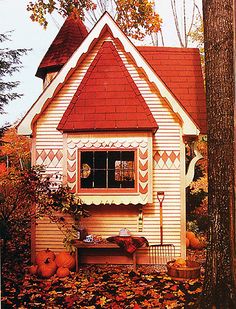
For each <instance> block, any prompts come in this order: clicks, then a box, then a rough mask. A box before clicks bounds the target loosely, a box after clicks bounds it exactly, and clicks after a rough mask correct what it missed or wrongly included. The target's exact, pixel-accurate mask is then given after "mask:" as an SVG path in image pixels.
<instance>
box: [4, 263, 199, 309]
mask: <svg viewBox="0 0 236 309" xmlns="http://www.w3.org/2000/svg"><path fill="white" fill-rule="evenodd" d="M12 283H13V282H12V281H9V282H8V284H7V285H6V289H5V292H4V295H3V298H2V305H3V308H86V309H87V308H88V309H89V308H112V309H116V308H117V309H118V308H120V309H123V308H136V309H138V308H195V307H196V302H197V298H198V296H199V294H200V293H201V288H202V280H188V281H174V280H172V279H171V278H170V277H168V276H167V275H166V273H165V272H157V271H155V270H151V269H150V268H149V267H140V268H138V271H137V272H134V271H132V270H131V268H129V267H124V266H123V267H122V266H90V267H83V268H81V269H80V271H79V273H73V272H72V273H71V275H70V276H69V277H67V278H64V279H59V278H57V277H56V276H54V277H52V278H51V279H48V280H41V279H38V278H37V277H35V276H31V275H29V274H26V275H25V276H24V278H23V279H22V281H21V284H20V286H17V287H16V286H14V284H12Z"/></svg>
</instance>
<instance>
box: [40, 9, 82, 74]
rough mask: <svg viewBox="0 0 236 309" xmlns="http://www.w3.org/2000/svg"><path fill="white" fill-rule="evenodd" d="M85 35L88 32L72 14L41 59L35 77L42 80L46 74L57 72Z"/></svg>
mask: <svg viewBox="0 0 236 309" xmlns="http://www.w3.org/2000/svg"><path fill="white" fill-rule="evenodd" d="M87 35H88V31H87V29H86V27H85V26H84V24H83V22H82V21H81V19H80V18H78V17H76V16H75V15H74V14H73V13H72V14H71V15H70V16H69V17H67V19H66V20H65V22H64V24H63V25H62V27H61V29H60V31H59V32H58V34H57V36H56V37H55V39H54V41H53V42H52V44H51V46H50V47H49V49H48V51H47V52H46V54H45V56H44V57H43V60H42V61H41V63H40V65H39V67H38V70H37V72H36V76H37V77H40V78H44V77H45V75H46V74H47V73H48V72H55V71H59V70H60V69H61V67H62V66H63V65H64V64H65V63H66V62H67V60H68V59H69V58H70V57H71V55H72V54H73V53H74V51H75V50H76V49H77V48H78V47H79V46H80V44H81V43H82V41H83V40H84V38H85V37H86V36H87Z"/></svg>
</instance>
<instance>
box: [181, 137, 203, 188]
mask: <svg viewBox="0 0 236 309" xmlns="http://www.w3.org/2000/svg"><path fill="white" fill-rule="evenodd" d="M191 147H193V153H194V154H195V157H193V158H192V160H191V161H190V163H189V166H188V171H187V174H186V175H185V188H187V187H188V186H189V185H190V183H191V182H192V181H193V178H194V172H195V166H196V163H197V161H198V160H200V159H202V158H203V156H202V155H201V153H200V152H199V151H198V150H197V147H196V142H192V145H191Z"/></svg>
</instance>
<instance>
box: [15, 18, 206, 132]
mask: <svg viewBox="0 0 236 309" xmlns="http://www.w3.org/2000/svg"><path fill="white" fill-rule="evenodd" d="M106 26H108V27H109V29H110V31H111V33H112V35H113V37H114V38H117V39H118V40H119V41H120V42H121V44H122V45H123V48H124V50H125V51H126V52H127V53H130V55H131V56H132V58H133V59H134V61H135V63H136V64H137V66H138V67H140V68H142V69H143V70H144V72H145V73H146V75H147V77H148V79H149V81H150V82H153V83H154V84H155V85H156V87H157V89H158V90H159V92H160V94H161V96H162V97H163V98H164V100H165V101H166V102H167V104H168V105H169V106H170V107H171V109H172V110H173V111H174V112H175V113H176V114H178V115H179V118H180V119H181V121H182V130H183V135H199V133H200V130H199V128H198V126H197V125H196V124H195V122H194V121H193V120H192V119H191V117H190V116H189V115H188V113H187V112H186V110H185V109H184V108H183V106H182V105H181V103H180V102H179V101H178V100H177V99H176V98H175V96H174V94H173V93H172V92H171V91H170V89H168V87H167V86H166V85H165V83H164V82H163V81H162V80H161V79H160V77H158V76H157V74H156V73H155V72H154V70H153V69H152V68H151V66H150V65H149V64H148V63H147V61H146V60H145V59H144V57H143V56H142V55H141V54H140V52H139V51H138V50H137V48H136V47H135V46H134V45H133V44H132V42H131V41H130V40H129V39H128V38H127V37H126V36H125V35H124V34H123V32H122V31H121V30H120V28H119V27H118V26H117V25H116V24H115V22H114V21H113V19H112V18H111V17H110V15H109V14H108V13H105V14H104V15H103V16H102V17H101V19H100V20H99V21H98V23H97V24H96V25H95V26H94V28H93V29H92V30H91V32H90V33H89V34H88V36H87V37H86V38H85V40H84V41H83V42H82V43H81V45H80V46H79V48H78V49H77V50H76V51H75V52H74V53H73V55H72V56H71V58H70V59H69V60H68V62H67V63H66V64H65V65H64V66H63V67H62V69H61V70H60V71H59V73H58V74H57V75H56V76H55V78H54V79H53V80H52V82H51V84H49V85H48V87H47V88H46V89H45V90H44V92H43V93H42V94H41V96H40V97H39V98H38V100H37V101H36V102H35V103H34V104H33V106H32V107H31V109H30V110H29V111H28V113H27V114H26V115H25V117H24V118H23V119H22V121H21V122H20V123H19V124H18V134H21V135H31V134H32V127H31V125H32V124H33V122H34V121H35V120H36V119H37V117H38V116H39V115H40V113H41V112H42V111H43V110H44V108H45V107H46V106H47V104H48V103H49V101H50V100H51V99H52V98H53V96H54V95H55V94H56V93H57V92H58V91H59V90H60V88H61V87H62V86H63V84H64V82H65V81H66V80H67V79H68V78H69V76H70V75H71V74H72V72H71V70H72V71H73V69H75V68H76V66H77V64H78V62H79V61H80V59H81V57H83V55H84V54H86V53H87V52H88V50H89V48H90V47H91V44H93V42H94V40H95V39H98V38H99V36H101V34H102V32H103V29H104V27H106Z"/></svg>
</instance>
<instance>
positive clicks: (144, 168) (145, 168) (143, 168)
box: [139, 161, 148, 171]
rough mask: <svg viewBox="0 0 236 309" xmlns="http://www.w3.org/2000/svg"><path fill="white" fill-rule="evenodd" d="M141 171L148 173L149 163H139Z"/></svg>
mask: <svg viewBox="0 0 236 309" xmlns="http://www.w3.org/2000/svg"><path fill="white" fill-rule="evenodd" d="M139 169H140V170H141V171H146V170H147V169H148V161H147V162H146V163H145V164H142V162H141V161H139Z"/></svg>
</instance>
